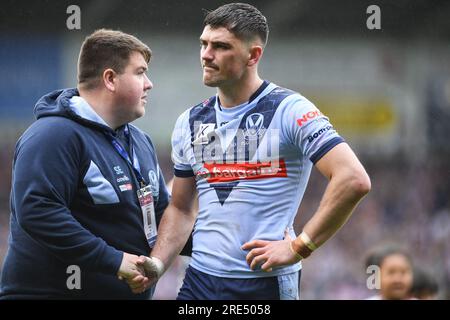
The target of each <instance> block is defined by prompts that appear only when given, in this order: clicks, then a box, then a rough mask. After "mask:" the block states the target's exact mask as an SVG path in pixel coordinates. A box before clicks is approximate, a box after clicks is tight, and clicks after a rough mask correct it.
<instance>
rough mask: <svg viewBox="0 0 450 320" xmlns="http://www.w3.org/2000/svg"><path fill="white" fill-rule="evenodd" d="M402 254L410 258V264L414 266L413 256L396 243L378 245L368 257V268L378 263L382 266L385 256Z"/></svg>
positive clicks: (407, 258)
mask: <svg viewBox="0 0 450 320" xmlns="http://www.w3.org/2000/svg"><path fill="white" fill-rule="evenodd" d="M396 254H398V255H401V256H404V257H405V258H406V260H408V262H409V264H410V265H411V268H412V267H413V262H412V258H411V256H410V255H409V253H408V252H407V251H406V250H405V249H403V248H401V247H399V246H396V245H387V246H382V247H377V248H375V249H373V250H372V251H371V252H370V253H369V254H368V255H367V257H366V268H367V267H369V266H371V265H376V266H378V267H381V265H382V264H383V261H384V259H385V258H387V257H389V256H392V255H396Z"/></svg>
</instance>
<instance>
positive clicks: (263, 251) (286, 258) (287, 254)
mask: <svg viewBox="0 0 450 320" xmlns="http://www.w3.org/2000/svg"><path fill="white" fill-rule="evenodd" d="M291 241H292V238H291V236H290V235H289V232H288V231H287V230H286V231H285V233H284V239H283V240H278V241H267V240H252V241H250V242H247V243H244V245H243V246H242V247H241V249H243V250H250V252H249V253H248V254H247V256H246V260H247V264H248V265H249V266H250V269H252V270H255V269H256V268H257V266H258V265H261V264H262V265H261V269H262V270H263V271H266V272H271V271H272V269H273V267H279V266H285V265H290V264H293V263H296V262H298V261H300V259H299V258H298V256H296V255H295V254H294V253H293V252H292V251H291V249H290V245H291Z"/></svg>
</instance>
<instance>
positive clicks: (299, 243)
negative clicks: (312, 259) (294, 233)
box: [291, 238, 312, 259]
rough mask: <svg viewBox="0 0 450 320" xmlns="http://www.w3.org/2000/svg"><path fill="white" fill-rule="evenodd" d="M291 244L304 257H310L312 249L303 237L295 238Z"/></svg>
mask: <svg viewBox="0 0 450 320" xmlns="http://www.w3.org/2000/svg"><path fill="white" fill-rule="evenodd" d="M291 245H292V249H293V250H294V252H296V253H297V254H298V255H300V256H301V257H303V259H305V258H308V257H309V256H310V255H311V253H312V250H311V249H310V248H308V247H307V246H306V244H305V243H304V242H303V240H302V239H301V238H300V239H299V238H297V239H295V240H293V241H292V242H291Z"/></svg>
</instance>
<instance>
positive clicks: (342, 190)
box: [242, 143, 371, 271]
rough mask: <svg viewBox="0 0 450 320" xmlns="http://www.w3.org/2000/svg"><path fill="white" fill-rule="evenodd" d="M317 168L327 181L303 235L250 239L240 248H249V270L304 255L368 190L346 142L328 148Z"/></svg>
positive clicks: (341, 221)
mask: <svg viewBox="0 0 450 320" xmlns="http://www.w3.org/2000/svg"><path fill="white" fill-rule="evenodd" d="M316 168H317V169H318V170H319V171H320V172H321V173H322V174H323V175H324V176H325V177H326V178H327V179H329V183H328V186H327V188H326V190H325V193H324V195H323V197H322V200H321V202H320V205H319V208H318V209H317V211H316V213H315V214H314V215H313V217H312V218H311V219H310V220H309V221H308V222H307V223H306V225H305V227H304V229H303V232H304V234H303V235H302V236H299V237H297V238H296V239H294V240H292V239H291V238H290V237H289V236H288V235H286V237H285V238H284V240H280V241H264V240H253V241H250V242H247V243H246V244H244V245H243V247H242V249H244V250H250V252H249V253H248V255H247V257H246V259H247V263H248V264H249V266H250V267H251V268H252V269H254V268H256V266H257V265H259V264H261V263H262V266H261V268H262V269H263V270H265V271H270V270H271V268H273V267H276V266H281V265H286V264H292V263H295V262H297V261H299V260H301V259H302V258H306V256H308V255H309V254H310V253H311V252H312V251H313V250H314V249H315V248H317V247H319V246H321V245H322V244H323V243H324V242H326V241H327V240H328V239H330V238H331V237H332V236H333V235H334V234H335V233H336V232H337V231H338V230H339V229H340V228H341V226H342V225H344V223H345V222H346V221H347V220H348V218H349V217H350V215H351V214H352V212H353V209H354V208H355V207H356V205H357V204H358V202H359V201H360V200H361V199H362V198H363V197H364V196H365V195H366V194H367V193H368V192H369V191H370V186H371V185H370V179H369V176H368V175H367V173H366V171H365V169H364V167H363V166H362V164H361V163H360V162H359V160H358V158H357V157H356V155H355V154H354V153H353V151H352V150H351V148H350V147H349V146H348V145H347V144H346V143H341V144H339V145H337V146H335V147H334V148H333V149H331V150H330V151H329V152H328V153H327V154H325V155H324V156H323V157H322V158H321V159H320V160H319V161H318V162H317V163H316ZM305 234H306V237H307V239H306V240H305ZM308 238H309V239H308ZM308 242H309V243H308ZM307 244H308V246H307Z"/></svg>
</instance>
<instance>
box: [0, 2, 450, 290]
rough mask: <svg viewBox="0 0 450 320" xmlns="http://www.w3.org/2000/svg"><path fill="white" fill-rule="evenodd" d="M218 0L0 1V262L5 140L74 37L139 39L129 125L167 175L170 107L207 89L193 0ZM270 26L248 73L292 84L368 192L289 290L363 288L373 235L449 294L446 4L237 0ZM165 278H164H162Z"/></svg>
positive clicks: (311, 203)
mask: <svg viewBox="0 0 450 320" xmlns="http://www.w3.org/2000/svg"><path fill="white" fill-rule="evenodd" d="M222 3H224V2H222V1H215V0H214V1H206V0H202V1H174V0H168V1H138V0H127V1H122V0H108V1H106V0H99V1H71V2H69V1H42V0H38V1H33V2H26V1H2V3H1V4H0V70H1V76H0V263H1V262H2V260H3V257H4V255H5V253H6V250H7V236H8V221H9V192H10V179H11V162H12V157H13V152H14V144H15V142H16V140H17V139H18V137H19V136H20V135H21V134H22V132H23V131H24V129H25V128H26V127H27V126H28V125H29V124H30V123H31V122H32V121H33V115H32V110H33V106H34V103H35V101H36V100H37V99H38V98H39V97H40V96H42V95H43V94H44V93H46V92H48V91H51V90H54V89H56V88H61V87H69V86H75V85H76V59H77V55H78V52H79V47H80V45H81V42H82V41H83V38H84V37H85V36H86V35H87V34H90V33H91V32H93V31H94V30H95V29H97V28H100V27H107V28H113V29H120V30H122V31H125V32H129V33H133V34H135V35H137V36H138V37H140V38H141V39H143V40H144V42H146V43H147V44H148V45H149V46H150V47H151V49H152V51H153V55H154V56H153V60H152V62H151V65H150V70H149V77H150V79H151V80H152V81H153V83H154V88H153V90H152V91H151V92H150V99H149V103H148V104H147V114H146V116H145V117H144V118H143V119H140V120H138V121H136V125H138V126H139V127H140V128H142V129H144V130H145V131H147V132H148V133H149V134H150V135H151V136H152V138H153V140H154V142H155V143H156V145H157V150H158V156H159V159H160V163H161V166H162V168H163V170H164V174H165V177H166V180H167V181H168V180H169V179H170V178H171V177H172V168H171V161H170V145H169V141H170V138H169V137H170V134H171V130H172V128H173V125H174V122H175V120H176V118H177V116H178V114H180V113H181V112H182V111H183V110H185V109H186V108H188V107H190V106H192V105H194V104H196V103H198V102H200V101H202V100H203V99H204V98H206V97H208V96H210V95H213V94H214V93H215V90H214V89H211V88H205V87H204V86H203V85H202V83H201V70H200V64H199V47H198V37H199V35H200V33H201V30H202V26H201V23H202V18H203V14H202V9H214V8H216V7H217V6H218V5H220V4H222ZM250 3H252V4H255V5H256V6H257V7H258V8H259V9H260V10H261V11H262V12H263V14H265V15H266V16H267V18H268V21H269V25H270V29H271V33H270V36H269V43H268V46H267V48H266V51H265V54H264V58H263V60H262V62H261V64H260V74H261V75H262V77H263V78H265V79H268V80H271V81H273V82H275V83H277V84H279V85H281V86H285V87H288V88H291V89H293V90H297V91H299V92H300V93H302V94H303V95H305V96H306V97H308V98H309V99H310V100H312V101H313V102H314V103H315V104H316V105H317V106H318V107H319V108H320V109H321V110H322V112H323V113H325V114H326V115H328V116H329V117H330V119H331V121H332V123H333V124H334V125H335V127H336V128H337V129H338V131H339V132H340V133H341V134H342V135H343V136H344V137H345V138H346V139H347V140H348V141H349V143H350V144H351V145H352V146H353V147H354V149H355V150H356V152H357V154H358V155H359V157H360V158H361V160H362V162H363V163H364V164H365V166H366V168H367V170H368V172H369V174H370V176H371V178H372V184H373V186H372V192H371V193H370V194H369V195H368V196H367V198H365V200H364V201H363V202H362V204H361V205H360V206H359V207H358V209H357V210H356V211H355V213H354V215H353V217H352V218H351V219H350V221H349V223H348V224H347V225H345V226H344V227H343V228H342V229H341V231H340V232H339V233H338V234H337V235H336V236H335V237H334V238H333V239H332V240H330V241H329V242H328V243H326V244H325V245H324V246H323V247H322V248H321V249H320V250H319V251H317V252H316V253H314V254H313V255H312V256H311V258H309V259H308V260H307V261H305V262H304V269H303V270H304V271H303V274H302V282H301V295H302V298H303V299H363V298H366V297H368V296H371V295H373V294H375V292H374V291H370V290H368V289H367V288H366V279H367V276H368V275H367V274H366V273H365V267H364V259H365V257H366V255H367V253H368V251H369V250H370V249H371V248H373V247H374V246H377V245H380V244H383V243H397V244H400V245H402V246H404V247H405V248H407V249H408V250H409V251H410V252H411V254H412V256H413V259H414V262H415V264H417V265H419V266H420V267H422V268H424V269H426V270H427V271H428V272H430V273H432V274H433V276H434V277H435V278H436V279H437V280H438V283H439V287H440V293H439V298H441V299H448V298H450V201H449V200H450V143H449V141H448V139H449V137H450V42H449V39H450V19H449V16H450V2H448V1H443V0H436V1H426V0H416V1H407V0H397V1H393V0H392V1H387V0H383V1H377V0H375V1H370V2H368V1H365V0H363V1H349V0H345V1H339V2H338V1H313V0H302V1H293V0H291V1H286V0H284V1H268V0H267V1H250ZM72 4H76V5H78V6H79V7H80V9H81V30H68V29H67V27H66V20H67V18H68V17H69V14H67V13H66V9H67V7H68V6H69V5H72ZM371 4H376V5H378V6H379V7H380V9H381V27H382V29H381V30H368V29H367V27H366V19H367V18H368V16H369V15H368V14H367V13H366V8H367V7H368V6H369V5H371ZM325 185H326V181H325V179H324V178H323V177H321V176H320V175H319V174H318V173H317V172H313V174H312V177H311V181H310V184H309V186H308V189H307V192H306V194H305V197H304V200H303V203H302V205H301V207H300V209H299V212H300V215H299V216H298V219H297V221H296V229H297V231H300V230H301V227H302V225H303V224H304V223H305V222H306V221H307V219H308V218H309V216H310V215H311V214H312V213H313V212H314V209H315V208H316V207H317V205H318V203H319V200H320V196H321V194H322V191H323V189H324V187H325ZM186 263H187V260H186V259H184V260H183V259H179V260H178V261H177V262H176V263H175V264H174V267H173V268H172V269H171V271H170V272H168V273H167V274H166V275H165V276H164V278H163V279H162V280H161V281H160V283H159V284H158V287H157V293H156V298H158V299H171V298H174V297H175V295H176V292H177V291H176V290H177V286H178V285H179V284H180V281H181V279H182V276H183V274H182V272H183V270H184V267H185V266H186ZM174 283H175V284H176V285H174Z"/></svg>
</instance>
